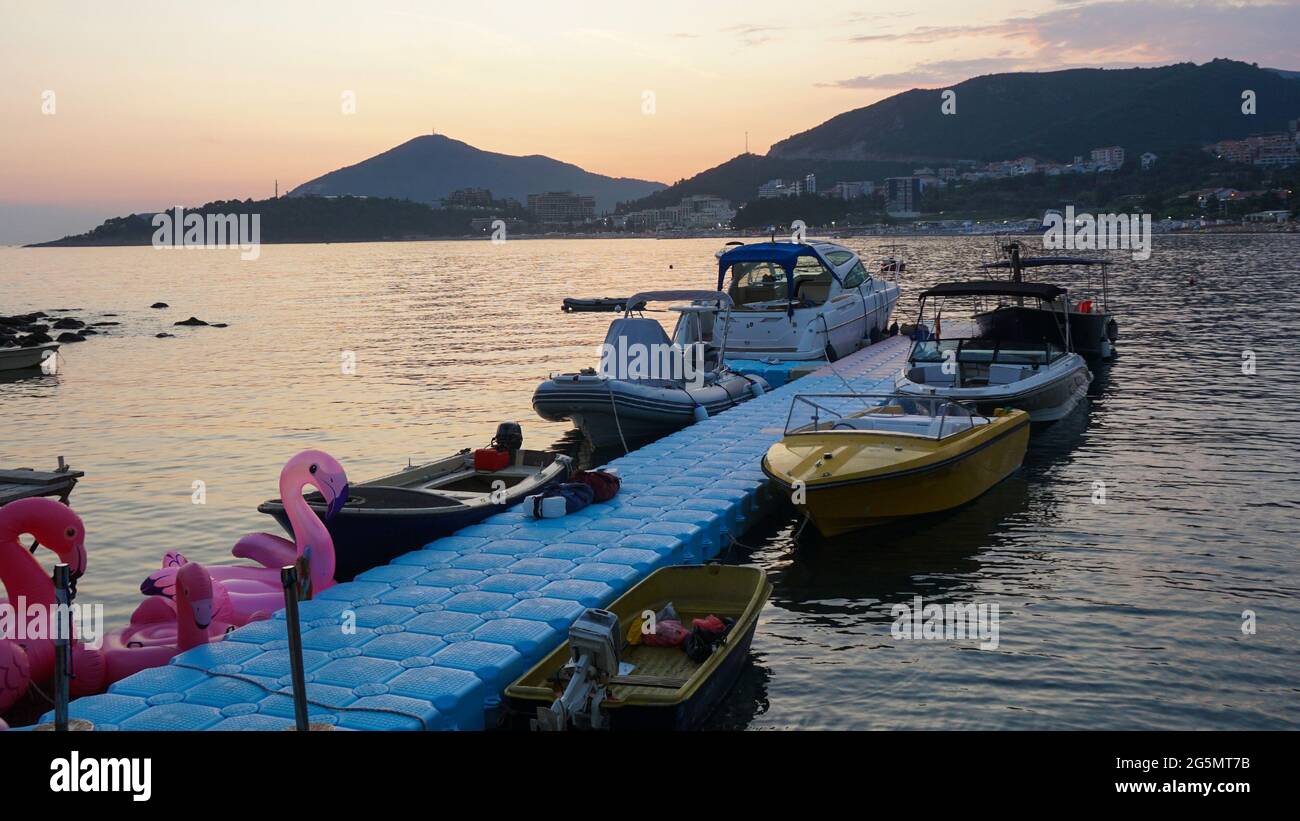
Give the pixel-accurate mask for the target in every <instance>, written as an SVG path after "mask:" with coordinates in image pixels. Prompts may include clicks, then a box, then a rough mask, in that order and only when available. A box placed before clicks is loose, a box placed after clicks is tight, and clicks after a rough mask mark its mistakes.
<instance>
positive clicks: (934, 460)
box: [763, 411, 1029, 536]
mask: <svg viewBox="0 0 1300 821" xmlns="http://www.w3.org/2000/svg"><path fill="white" fill-rule="evenodd" d="M1028 444H1029V418H1028V415H1027V414H1025V413H1024V412H1023V411H1014V412H1011V413H1005V414H1004V415H1001V416H999V417H997V418H996V419H995V420H994V421H993V422H992V423H991V424H989V425H987V426H983V427H980V428H976V429H972V430H969V431H964V432H962V433H960V434H957V435H955V436H951V437H948V438H945V439H942V440H935V439H925V438H920V437H897V436H891V435H889V434H883V433H877V432H867V431H832V432H820V433H803V434H794V435H791V436H787V437H786V438H785V439H783V440H782V441H781V442H779V443H777V444H776V445H773V446H772V448H771V449H770V450H769V451H768V453H767V455H766V456H764V457H763V471H764V472H765V473H766V474H767V475H768V476H769V477H770V478H771V479H773V480H774V481H775V482H776V484H777V485H778V486H780V487H781V488H782V489H784V490H785V491H786V492H787V493H788V494H790V496H791V502H793V503H794V505H795V507H797V508H798V509H799V510H800V511H802V512H804V513H806V514H807V515H808V516H809V518H811V519H812V522H813V524H814V525H816V527H817V529H818V531H820V532H821V533H822V534H823V535H825V536H835V535H838V534H840V533H847V532H849V531H852V530H857V529H859V528H864V527H869V526H872V525H876V524H881V523H884V522H888V521H892V520H895V519H900V518H904V517H908V516H919V515H922V514H926V513H936V512H939V511H943V510H949V509H952V508H955V507H959V506H961V505H964V504H966V503H967V502H969V501H971V500H973V499H975V498H977V497H978V496H980V495H982V494H983V493H984V492H985V491H987V490H988V489H989V488H991V487H993V486H994V485H996V484H997V483H998V482H1000V481H1002V480H1003V479H1005V478H1006V477H1007V476H1008V475H1010V474H1011V473H1012V472H1013V471H1015V470H1016V468H1018V467H1020V464H1021V462H1022V461H1023V460H1024V456H1025V449H1026V447H1027V446H1028ZM826 454H831V458H830V459H826V458H825V456H826Z"/></svg>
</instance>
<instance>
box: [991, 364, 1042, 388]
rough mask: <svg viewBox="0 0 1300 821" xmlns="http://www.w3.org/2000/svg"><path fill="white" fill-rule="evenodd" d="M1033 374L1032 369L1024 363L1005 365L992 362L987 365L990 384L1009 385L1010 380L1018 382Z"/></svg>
mask: <svg viewBox="0 0 1300 821" xmlns="http://www.w3.org/2000/svg"><path fill="white" fill-rule="evenodd" d="M1033 375H1034V369H1033V368H1028V367H1025V366H1024V365H1005V364H999V363H994V364H992V365H989V384H990V385H1010V384H1011V383H1012V382H1019V381H1020V380H1022V379H1027V378H1029V377H1031V376H1033Z"/></svg>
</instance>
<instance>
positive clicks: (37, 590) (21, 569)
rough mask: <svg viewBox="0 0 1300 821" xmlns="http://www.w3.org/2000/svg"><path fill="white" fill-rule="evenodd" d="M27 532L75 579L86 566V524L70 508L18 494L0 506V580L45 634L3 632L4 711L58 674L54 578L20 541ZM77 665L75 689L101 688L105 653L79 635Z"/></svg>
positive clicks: (0, 705)
mask: <svg viewBox="0 0 1300 821" xmlns="http://www.w3.org/2000/svg"><path fill="white" fill-rule="evenodd" d="M24 533H29V534H31V535H32V536H34V537H35V538H36V541H37V543H38V544H40V545H41V546H42V547H46V548H48V549H50V550H53V551H54V552H55V553H56V554H57V555H58V557H59V560H60V561H62V562H66V563H67V564H68V566H69V569H70V570H71V576H72V578H73V579H77V578H80V577H81V575H82V574H83V573H85V572H86V546H85V538H86V529H85V526H84V525H82V523H81V518H80V517H78V516H77V514H76V513H73V512H72V510H71V509H70V508H68V507H67V506H66V505H63V504H61V503H59V502H56V501H54V500H53V499H44V498H32V499H19V500H18V501H16V502H10V503H9V504H7V505H5V506H4V507H0V583H3V584H4V587H5V590H6V591H7V594H8V598H9V606H10V607H11V608H12V611H11V612H13V613H15V614H17V613H18V612H19V608H26V616H27V618H26V620H25V621H26V625H27V628H28V631H29V632H34V631H33V630H32V627H33V625H34V622H35V621H36V620H39V621H41V624H40V625H37V626H38V627H39V628H40V629H42V630H43V635H44V636H46V638H34V639H33V638H24V637H21V636H4V637H0V713H3V712H4V711H5V710H7V709H9V708H10V707H12V706H13V704H14V702H16V701H18V699H20V698H22V697H23V695H24V694H25V693H26V692H27V688H28V686H29V685H30V684H31V683H32V682H45V681H46V680H48V679H49V678H50V677H52V676H53V675H54V642H53V641H52V640H51V639H50V638H48V637H49V636H51V635H52V634H53V633H54V632H55V630H56V629H57V624H56V623H54V620H53V618H52V614H53V609H54V606H55V604H56V599H55V595H54V582H53V581H51V580H50V576H49V574H47V573H46V571H45V568H43V567H42V566H41V563H40V562H38V561H37V560H36V557H35V556H33V555H32V554H31V552H29V551H28V550H27V548H25V547H23V546H22V544H21V543H20V542H19V541H18V537H19V536H21V535H22V534H24ZM33 613H35V614H36V615H35V618H34V619H33V618H32V614H33ZM17 620H18V619H16V618H15V619H14V621H17ZM72 671H73V678H72V681H71V683H70V685H69V689H70V691H71V693H72V695H74V696H81V695H89V694H91V693H97V692H99V691H100V689H102V687H103V681H104V662H103V658H102V656H100V654H99V652H98V651H96V650H92V649H91V648H88V647H86V646H85V645H83V644H82V643H81V642H80V641H74V642H73V650H72Z"/></svg>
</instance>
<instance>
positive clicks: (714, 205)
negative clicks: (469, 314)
mask: <svg viewBox="0 0 1300 821" xmlns="http://www.w3.org/2000/svg"><path fill="white" fill-rule="evenodd" d="M735 216H736V211H735V209H734V208H732V207H731V203H730V202H729V201H727V200H724V199H722V198H721V197H715V196H713V195H712V194H692V195H691V196H689V197H684V198H683V199H682V201H681V202H679V203H677V204H676V205H670V206H668V207H666V208H649V209H646V210H644V211H633V212H632V213H630V214H625V215H623V217H622V218H621V222H622V226H623V228H624V229H626V230H628V231H668V230H672V229H674V228H694V229H707V228H725V227H726V226H727V225H728V224H729V223H730V222H731V220H732V218H734V217H735Z"/></svg>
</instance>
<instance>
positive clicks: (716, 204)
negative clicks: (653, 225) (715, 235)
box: [677, 194, 736, 228]
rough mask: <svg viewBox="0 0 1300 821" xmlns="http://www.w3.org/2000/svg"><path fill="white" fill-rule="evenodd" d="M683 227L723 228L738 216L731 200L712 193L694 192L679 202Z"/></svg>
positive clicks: (681, 225) (680, 221)
mask: <svg viewBox="0 0 1300 821" xmlns="http://www.w3.org/2000/svg"><path fill="white" fill-rule="evenodd" d="M677 209H678V214H679V216H678V219H677V222H678V223H679V225H680V227H682V228H722V227H725V226H726V225H727V224H728V223H729V222H731V219H732V217H734V216H736V210H735V209H734V208H732V207H731V202H730V201H728V200H724V199H722V198H721V197H715V196H713V195H712V194H692V195H691V196H689V197H684V198H683V199H682V201H681V202H680V203H678V204H677Z"/></svg>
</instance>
